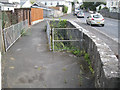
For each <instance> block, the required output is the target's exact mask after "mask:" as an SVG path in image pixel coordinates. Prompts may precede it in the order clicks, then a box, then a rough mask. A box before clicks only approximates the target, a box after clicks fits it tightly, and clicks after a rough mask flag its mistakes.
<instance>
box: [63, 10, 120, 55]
mask: <svg viewBox="0 0 120 90" xmlns="http://www.w3.org/2000/svg"><path fill="white" fill-rule="evenodd" d="M89 14H90V13H88V12H85V17H84V18H77V17H76V16H73V15H72V14H69V15H66V16H64V17H62V19H69V20H72V21H75V22H76V23H77V24H79V25H80V26H81V27H83V28H85V29H86V30H88V31H90V32H92V33H93V34H95V35H96V36H97V37H99V38H100V39H102V40H103V41H104V42H105V43H106V44H107V45H109V47H110V48H111V50H112V51H113V52H114V53H115V55H118V36H119V35H120V33H119V32H120V31H118V20H115V19H110V18H106V17H104V19H105V26H104V27H101V26H97V25H96V26H95V25H94V26H90V25H87V24H86V18H87V16H89ZM118 33H119V35H118ZM119 51H120V50H119Z"/></svg>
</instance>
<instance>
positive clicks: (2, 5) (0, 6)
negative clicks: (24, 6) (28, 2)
mask: <svg viewBox="0 0 120 90" xmlns="http://www.w3.org/2000/svg"><path fill="white" fill-rule="evenodd" d="M14 8H15V5H14V4H12V3H8V2H0V10H1V11H11V10H12V11H14Z"/></svg>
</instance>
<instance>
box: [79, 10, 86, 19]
mask: <svg viewBox="0 0 120 90" xmlns="http://www.w3.org/2000/svg"><path fill="white" fill-rule="evenodd" d="M84 16H85V14H84V13H83V12H82V11H80V12H79V13H78V14H77V17H78V18H79V17H83V18H84Z"/></svg>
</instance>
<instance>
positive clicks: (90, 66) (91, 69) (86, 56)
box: [84, 53, 94, 74]
mask: <svg viewBox="0 0 120 90" xmlns="http://www.w3.org/2000/svg"><path fill="white" fill-rule="evenodd" d="M84 58H85V60H86V62H87V63H88V65H89V66H88V67H89V69H90V71H91V73H92V74H94V70H93V68H92V65H91V61H90V57H89V54H87V53H86V54H85V56H84Z"/></svg>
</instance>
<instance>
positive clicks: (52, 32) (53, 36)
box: [52, 28, 54, 52]
mask: <svg viewBox="0 0 120 90" xmlns="http://www.w3.org/2000/svg"><path fill="white" fill-rule="evenodd" d="M52 44H53V45H52V46H53V52H54V28H53V29H52Z"/></svg>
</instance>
